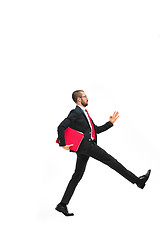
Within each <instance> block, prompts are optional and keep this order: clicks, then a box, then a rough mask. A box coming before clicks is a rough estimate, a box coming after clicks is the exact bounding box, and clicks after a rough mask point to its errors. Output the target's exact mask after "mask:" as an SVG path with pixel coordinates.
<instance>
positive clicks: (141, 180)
mask: <svg viewBox="0 0 160 240" xmlns="http://www.w3.org/2000/svg"><path fill="white" fill-rule="evenodd" d="M150 174H151V170H148V172H147V173H146V174H145V175H143V176H141V177H139V178H138V181H137V182H136V184H137V186H138V187H139V188H141V189H143V188H144V187H145V185H146V182H147V180H148V178H149V176H150Z"/></svg>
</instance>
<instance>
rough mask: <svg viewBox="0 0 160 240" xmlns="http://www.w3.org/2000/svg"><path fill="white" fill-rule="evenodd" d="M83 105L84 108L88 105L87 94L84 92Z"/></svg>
mask: <svg viewBox="0 0 160 240" xmlns="http://www.w3.org/2000/svg"><path fill="white" fill-rule="evenodd" d="M81 104H82V105H83V107H87V105H88V98H87V95H86V94H85V92H82V97H81Z"/></svg>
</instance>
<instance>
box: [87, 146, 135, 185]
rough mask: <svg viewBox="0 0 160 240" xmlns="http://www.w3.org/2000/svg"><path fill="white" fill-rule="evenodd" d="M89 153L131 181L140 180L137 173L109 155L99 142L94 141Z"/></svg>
mask: <svg viewBox="0 0 160 240" xmlns="http://www.w3.org/2000/svg"><path fill="white" fill-rule="evenodd" d="M89 155H90V156H91V157H93V158H95V159H97V160H99V161H100V162H102V163H104V164H106V165H108V166H109V167H110V168H112V169H114V170H115V171H116V172H118V173H119V174H121V175H122V176H123V177H124V178H126V179H127V180H128V181H130V182H131V183H136V182H137V181H138V177H137V176H136V175H134V174H133V173H132V172H130V171H129V170H127V169H126V168H125V167H124V166H123V165H122V164H121V163H119V162H118V161H117V160H116V159H115V158H114V157H112V156H111V155H109V154H108V153H107V152H106V151H105V150H103V149H102V148H100V147H99V146H98V145H97V144H95V143H92V145H91V147H90V152H89Z"/></svg>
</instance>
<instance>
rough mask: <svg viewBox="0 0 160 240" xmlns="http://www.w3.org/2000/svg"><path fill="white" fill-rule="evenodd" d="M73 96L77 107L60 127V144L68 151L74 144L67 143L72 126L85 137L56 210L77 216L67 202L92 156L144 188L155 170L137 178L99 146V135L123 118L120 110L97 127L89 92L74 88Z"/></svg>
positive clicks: (66, 214)
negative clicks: (91, 111)
mask: <svg viewBox="0 0 160 240" xmlns="http://www.w3.org/2000/svg"><path fill="white" fill-rule="evenodd" d="M72 99H73V101H74V102H75V103H76V105H77V106H76V108H75V109H74V110H72V111H71V112H70V113H69V115H68V117H67V118H65V119H64V120H63V121H62V122H61V124H60V125H59V126H58V140H59V146H61V147H62V148H63V149H65V150H70V147H71V146H73V144H71V145H66V143H65V138H64V131H65V129H66V128H68V127H70V128H73V129H75V130H77V131H79V132H83V133H84V138H83V140H82V142H81V144H80V147H79V149H78V151H77V153H76V154H77V162H76V168H75V172H74V174H73V176H72V178H71V180H70V182H69V183H68V186H67V188H66V191H65V193H64V195H63V198H62V200H61V202H60V203H59V204H58V205H57V207H56V210H57V211H59V212H62V213H63V214H64V215H65V216H73V215H74V214H73V213H69V212H68V209H67V205H68V203H69V201H70V199H71V197H72V195H73V193H74V190H75V188H76V186H77V184H78V183H79V181H80V180H81V178H82V176H83V174H84V171H85V168H86V164H87V161H88V159H89V157H92V158H95V159H97V160H98V161H100V162H102V163H104V164H106V165H108V166H109V167H110V168H112V169H114V170H115V171H116V172H118V173H119V174H121V175H122V176H123V177H124V178H126V179H127V180H128V181H130V182H131V183H133V184H134V183H135V184H137V186H138V187H139V188H141V189H143V188H144V186H145V183H146V181H147V180H148V178H149V176H150V172H151V170H148V172H147V173H146V174H145V175H143V176H141V177H137V176H136V175H134V174H133V173H132V172H130V171H129V170H127V169H126V168H125V167H124V166H123V165H122V164H121V163H119V162H118V161H117V160H116V159H115V158H114V157H112V156H111V155H109V154H108V153H107V152H106V151H105V150H103V149H102V148H100V147H99V146H98V145H97V134H99V133H101V132H104V131H106V130H108V129H109V128H111V127H112V126H113V123H114V122H115V121H116V120H117V118H118V117H119V113H118V112H114V114H113V116H110V118H109V121H108V122H107V123H105V124H104V125H102V126H96V125H95V124H94V122H93V120H92V119H91V118H90V115H89V113H88V111H87V110H86V109H85V107H86V106H87V105H88V98H87V95H86V94H85V92H84V91H83V90H76V91H74V92H73V93H72Z"/></svg>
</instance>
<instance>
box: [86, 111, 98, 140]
mask: <svg viewBox="0 0 160 240" xmlns="http://www.w3.org/2000/svg"><path fill="white" fill-rule="evenodd" d="M85 111H86V113H87V115H88V117H89V121H90V123H91V126H92V137H93V138H94V140H95V141H96V134H95V129H94V125H93V122H92V120H91V117H90V116H89V113H88V111H87V109H85Z"/></svg>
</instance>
